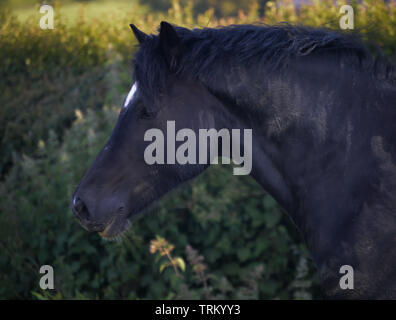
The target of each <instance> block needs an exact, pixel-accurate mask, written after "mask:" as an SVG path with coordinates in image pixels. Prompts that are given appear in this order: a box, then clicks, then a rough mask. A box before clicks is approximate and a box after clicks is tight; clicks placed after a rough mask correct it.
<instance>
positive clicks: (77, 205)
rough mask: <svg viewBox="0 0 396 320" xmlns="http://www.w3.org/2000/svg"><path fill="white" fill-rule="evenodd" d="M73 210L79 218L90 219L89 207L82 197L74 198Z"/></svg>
mask: <svg viewBox="0 0 396 320" xmlns="http://www.w3.org/2000/svg"><path fill="white" fill-rule="evenodd" d="M73 211H74V214H75V216H76V217H77V218H78V219H79V220H84V221H87V220H88V219H89V211H88V208H87V206H86V205H85V203H84V201H82V200H81V199H80V198H75V199H73Z"/></svg>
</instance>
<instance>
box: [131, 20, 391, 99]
mask: <svg viewBox="0 0 396 320" xmlns="http://www.w3.org/2000/svg"><path fill="white" fill-rule="evenodd" d="M175 30H176V31H177V34H178V36H179V38H180V40H181V43H182V46H183V49H182V53H181V54H180V57H179V60H178V62H177V66H176V68H175V70H172V72H175V73H179V74H183V75H185V76H189V77H193V78H196V79H199V80H201V81H202V82H203V83H204V84H205V85H207V86H208V87H212V86H216V82H218V81H221V80H220V79H219V77H221V75H222V74H224V73H227V72H228V70H229V69H230V67H231V66H241V67H252V66H253V67H254V68H255V70H258V71H259V72H262V73H263V74H264V72H265V74H268V73H269V72H274V71H277V72H279V71H281V70H284V69H285V68H287V66H289V65H290V64H291V63H292V62H293V60H295V59H296V58H298V57H303V56H308V55H309V56H313V55H316V56H318V55H320V57H321V58H322V59H333V61H337V62H338V64H339V65H341V64H344V65H347V66H348V67H349V68H351V69H353V70H355V71H359V72H367V73H368V74H369V75H371V76H374V77H376V78H377V79H382V80H386V81H388V82H389V83H393V84H395V83H396V72H395V68H394V66H392V65H391V64H390V63H388V62H387V60H386V59H384V58H382V57H380V56H379V57H374V56H373V55H372V54H371V53H370V52H369V50H368V49H367V47H366V46H365V45H364V44H363V43H362V41H361V40H360V37H359V35H357V34H356V33H348V34H346V33H342V32H337V31H334V30H329V29H323V28H311V27H304V26H293V25H290V24H280V25H276V26H268V25H231V26H227V27H220V28H203V29H193V30H189V29H186V28H182V27H175ZM158 42H159V37H158V36H157V35H150V36H149V38H148V40H147V41H145V42H144V43H143V44H141V46H140V48H139V50H138V51H137V53H136V55H135V59H134V62H135V70H134V78H135V79H134V80H136V81H138V82H139V90H141V92H142V93H143V96H144V97H145V99H147V102H148V103H150V104H155V102H156V100H157V99H156V98H158V96H159V94H160V92H161V88H163V86H164V82H165V79H166V77H167V76H168V75H169V70H168V67H167V66H166V64H165V60H164V58H163V57H162V54H161V52H160V50H159V45H158ZM324 63H326V60H324Z"/></svg>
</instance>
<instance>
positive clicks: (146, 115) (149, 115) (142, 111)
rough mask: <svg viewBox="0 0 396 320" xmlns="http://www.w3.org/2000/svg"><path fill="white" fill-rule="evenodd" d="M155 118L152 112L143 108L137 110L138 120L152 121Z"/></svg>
mask: <svg viewBox="0 0 396 320" xmlns="http://www.w3.org/2000/svg"><path fill="white" fill-rule="evenodd" d="M154 117H155V113H154V112H150V111H148V110H147V108H145V107H143V108H141V109H140V110H139V118H140V119H152V118H154Z"/></svg>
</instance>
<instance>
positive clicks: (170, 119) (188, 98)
mask: <svg viewBox="0 0 396 320" xmlns="http://www.w3.org/2000/svg"><path fill="white" fill-rule="evenodd" d="M131 27H132V30H133V32H134V34H135V36H136V38H137V39H138V41H139V43H140V49H139V52H138V54H137V56H136V63H135V72H134V83H133V86H132V89H131V91H130V92H129V94H128V96H127V98H126V99H125V103H124V106H123V108H122V110H121V112H120V115H119V118H118V121H117V124H116V126H115V128H114V130H113V132H112V135H111V137H110V139H109V140H108V142H107V143H106V145H105V146H104V148H103V149H102V150H101V151H100V153H99V154H98V156H97V158H96V159H95V161H94V162H93V164H92V165H91V167H90V168H89V169H88V170H87V172H86V174H85V176H84V177H83V179H82V181H81V182H80V184H79V186H78V187H77V189H76V191H75V192H74V195H73V200H72V208H73V212H74V214H75V216H76V217H77V218H78V219H79V221H80V223H81V224H82V225H83V226H84V227H85V228H86V229H87V230H90V231H96V232H99V233H100V234H101V236H103V237H106V238H114V237H117V236H118V235H120V234H122V232H124V231H125V230H126V227H127V226H128V224H129V221H130V219H131V218H132V217H133V216H135V215H136V214H137V213H138V212H140V211H141V210H142V209H144V208H145V207H146V206H147V205H149V204H150V203H152V202H153V201H154V200H156V199H158V198H159V197H160V196H161V195H163V194H165V193H166V192H168V191H170V190H171V189H172V188H173V187H175V186H177V185H179V184H180V183H182V182H183V181H186V180H188V179H191V178H193V177H195V176H196V175H198V174H199V173H201V172H202V171H203V170H204V169H205V168H206V167H207V166H208V164H207V163H208V162H209V161H206V162H205V161H199V160H198V155H197V161H196V163H194V161H188V160H186V158H185V157H184V151H186V149H184V150H179V149H178V146H180V145H181V144H183V142H185V141H186V139H189V138H191V139H190V140H189V141H190V142H192V139H195V137H191V133H192V132H194V133H197V132H198V130H199V128H216V127H218V126H222V125H221V124H220V123H217V122H216V121H217V119H218V118H219V117H218V114H219V113H221V110H222V108H223V105H222V103H221V102H219V100H217V99H216V98H215V97H214V96H213V95H211V94H210V92H209V91H208V90H207V89H206V88H205V87H204V86H203V85H202V84H200V83H199V82H198V81H197V80H193V79H191V78H189V77H186V76H185V74H182V73H181V74H179V73H177V72H174V71H173V70H174V67H175V64H176V63H177V59H178V56H179V54H180V53H181V50H182V47H181V44H180V41H179V38H178V35H177V33H176V31H175V30H174V28H173V27H172V26H171V25H170V24H168V23H164V22H163V23H162V24H161V28H160V33H159V35H158V36H154V35H150V36H149V35H146V34H144V33H143V32H141V31H139V30H138V29H136V27H135V26H133V25H131ZM147 52H150V54H151V56H150V57H147V54H148V53H147ZM144 55H146V56H144ZM140 58H141V59H143V60H144V59H145V61H146V62H145V64H144V65H140V64H139V59H140ZM150 59H151V60H150ZM147 61H151V64H152V65H151V67H152V68H150V65H148V62H147ZM159 70H161V72H159ZM159 73H160V74H159ZM144 77H146V78H147V79H149V78H150V79H151V80H152V81H151V84H152V83H154V82H155V83H156V85H157V86H158V87H156V88H152V85H151V87H150V83H143V81H142V79H143V78H144ZM156 77H157V78H158V77H160V78H161V79H160V80H158V81H154V80H153V79H155V78H156ZM150 79H149V80H147V81H148V82H150ZM216 113H217V116H216ZM173 126H175V128H173ZM181 128H189V131H188V132H187V131H183V130H180V129H181ZM172 132H174V133H172ZM174 134H176V136H173V135H174ZM175 144H176V146H175ZM190 147H191V145H190ZM192 148H194V149H196V150H198V146H197V145H196V144H195V147H194V145H193V146H192ZM176 151H177V152H176ZM189 151H191V153H194V152H193V151H195V150H189ZM179 152H181V153H180V154H178V153H179ZM197 153H198V152H197ZM190 156H191V154H190ZM175 158H176V159H175ZM183 159H184V160H183ZM183 162H184V163H183ZM186 162H187V163H186Z"/></svg>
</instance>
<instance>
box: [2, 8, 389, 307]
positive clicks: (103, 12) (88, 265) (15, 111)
mask: <svg viewBox="0 0 396 320" xmlns="http://www.w3.org/2000/svg"><path fill="white" fill-rule="evenodd" d="M47 3H49V4H52V5H54V8H55V29H53V30H41V29H40V27H39V20H40V18H41V16H42V15H41V14H40V13H39V7H40V6H39V2H38V1H34V0H32V1H29V0H15V1H14V0H13V1H7V0H5V1H4V0H0V61H1V64H0V92H1V94H0V298H1V299H10V298H21V299H88V298H89V299H96V298H107V299H127V298H128V299H160V298H162V299H178V298H179V299H185V298H191V299H198V298H209V299H218V298H224V299H235V298H241V299H312V298H321V296H320V293H319V290H318V281H317V278H316V274H315V268H314V265H313V263H312V260H311V258H310V256H309V254H308V252H307V250H306V247H305V245H304V243H303V240H302V237H301V235H300V234H299V232H298V230H297V229H296V228H295V226H294V225H293V224H292V222H291V221H290V219H289V218H288V217H287V216H286V215H285V214H284V212H282V210H281V209H280V208H279V207H278V205H277V204H276V203H275V201H274V200H273V199H272V198H271V197H270V196H269V195H267V194H266V193H265V192H264V191H263V190H262V189H261V188H260V187H259V186H258V185H257V183H255V182H254V181H253V180H252V179H251V178H250V177H241V176H239V177H238V176H233V175H232V172H231V168H229V167H227V166H224V167H223V166H215V167H212V168H210V169H209V170H208V171H206V172H205V173H204V174H203V175H202V176H200V177H199V178H198V179H196V180H194V181H193V182H192V183H190V184H188V185H187V186H185V187H184V188H182V189H180V190H178V191H176V192H174V193H172V194H171V195H169V196H167V197H166V198H165V199H163V200H162V201H160V202H159V203H158V204H157V205H156V206H155V208H154V209H152V210H151V212H150V213H149V214H147V215H145V216H144V217H142V218H140V219H139V220H138V221H136V223H135V224H134V225H133V227H132V228H131V230H130V231H129V232H128V233H127V235H126V236H125V237H124V239H123V241H121V242H106V241H105V240H102V239H100V237H99V236H98V235H97V234H90V233H87V232H86V231H84V230H83V229H82V228H81V227H80V226H79V225H78V223H77V222H76V221H75V220H74V219H73V217H72V213H71V211H70V208H69V203H70V199H71V194H72V192H73V190H74V188H75V186H76V184H77V183H78V181H79V180H80V179H81V177H82V175H83V173H84V171H85V169H86V168H87V167H88V166H89V164H90V163H91V162H92V160H93V159H94V158H95V155H96V154H97V152H98V151H99V150H100V148H101V147H102V146H103V144H104V142H105V140H106V139H107V137H108V136H109V134H110V131H111V129H112V127H113V125H114V123H115V121H116V118H117V115H118V112H119V107H120V106H121V103H122V101H123V99H124V97H125V95H126V93H127V92H128V89H129V87H130V84H131V71H132V65H131V57H132V55H133V52H134V50H135V49H136V41H135V39H134V37H133V36H132V34H131V31H130V29H129V26H128V25H129V23H134V24H136V25H137V26H138V27H139V28H141V29H142V30H143V31H145V32H156V29H157V27H158V25H159V23H160V21H161V20H167V21H169V22H171V23H175V24H178V25H183V26H187V27H215V26H219V25H228V24H232V23H254V22H264V23H269V24H273V23H277V22H281V21H288V22H291V23H303V24H306V25H311V26H326V27H331V28H336V29H338V28H339V26H338V21H339V16H340V15H339V8H340V6H341V5H342V4H344V3H345V2H335V1H333V0H325V1H296V3H293V1H287V0H282V1H254V0H222V1H215V0H195V1H187V0H180V1H176V0H172V1H171V0H166V1H162V0H161V1H160V0H139V1H138V0H135V1H134V0H131V1H99V0H98V1H93V0H92V1H89V0H86V1H62V4H60V3H59V2H54V1H48V2H47ZM349 3H352V4H353V6H354V9H355V26H356V28H357V29H359V30H362V32H364V34H365V37H364V39H365V41H368V42H370V41H374V42H375V43H376V45H378V47H379V48H381V49H382V50H383V51H384V52H385V53H386V54H387V55H389V56H390V57H395V56H396V40H395V39H396V38H395V31H396V4H395V1H385V0H375V1H374V0H363V1H356V2H354V1H349ZM44 264H49V265H52V266H53V267H54V270H55V290H50V291H42V290H41V289H40V288H39V286H38V284H39V278H40V274H39V268H40V266H41V265H44Z"/></svg>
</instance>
